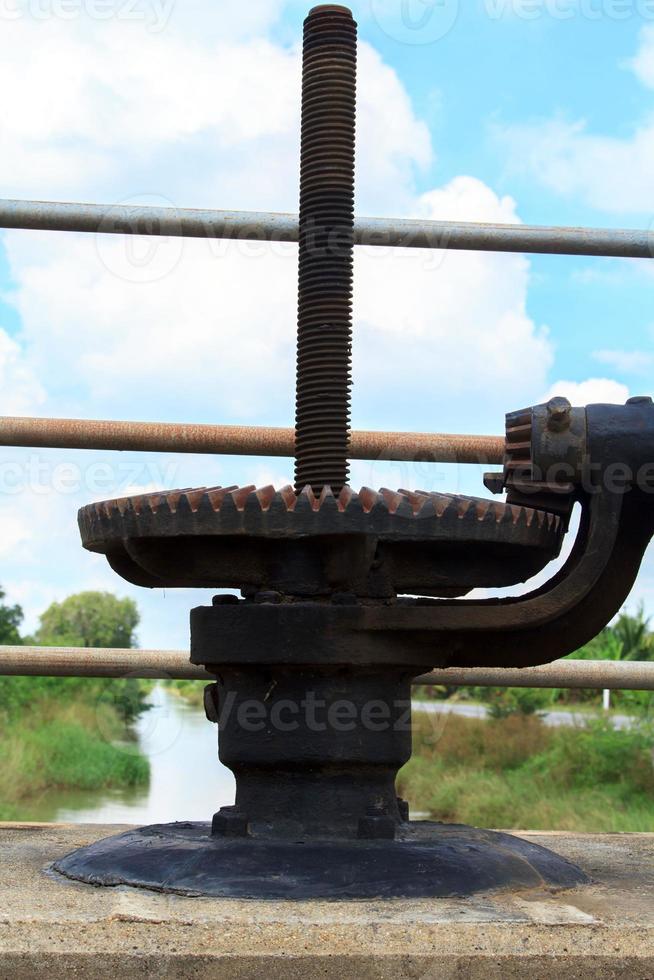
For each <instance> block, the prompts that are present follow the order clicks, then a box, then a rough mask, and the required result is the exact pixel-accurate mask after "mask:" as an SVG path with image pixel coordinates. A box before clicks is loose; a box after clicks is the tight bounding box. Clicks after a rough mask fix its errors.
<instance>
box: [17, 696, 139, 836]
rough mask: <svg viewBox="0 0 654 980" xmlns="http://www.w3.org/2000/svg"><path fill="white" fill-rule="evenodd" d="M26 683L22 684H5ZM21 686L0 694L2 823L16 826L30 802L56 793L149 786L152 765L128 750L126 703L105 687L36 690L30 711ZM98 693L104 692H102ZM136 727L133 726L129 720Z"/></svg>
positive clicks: (128, 730)
mask: <svg viewBox="0 0 654 980" xmlns="http://www.w3.org/2000/svg"><path fill="white" fill-rule="evenodd" d="M5 680H6V681H13V680H16V681H19V682H21V681H23V680H24V678H15V679H14V678H7V679H5ZM24 687H25V685H23V684H15V685H12V684H10V683H9V684H8V683H5V684H3V685H2V689H1V690H0V694H3V695H4V697H3V699H2V700H1V701H0V759H2V763H1V765H0V819H2V820H11V819H18V818H19V817H20V814H21V809H22V808H23V807H24V804H25V803H26V802H27V801H32V800H34V799H35V798H36V797H38V796H40V795H41V794H43V793H46V792H47V791H50V790H56V789H59V790H61V789H89V790H93V789H104V788H109V787H123V786H135V785H139V784H144V783H147V781H148V778H149V763H148V761H147V759H145V758H144V757H143V756H141V755H140V754H139V753H138V751H137V749H136V746H135V745H130V744H129V738H130V729H129V721H128V720H126V717H125V713H124V711H123V710H122V709H121V702H122V700H123V699H124V697H125V692H124V691H123V690H122V689H117V699H116V700H114V701H112V698H111V692H112V689H111V687H110V686H109V685H104V686H103V687H102V689H101V691H100V689H99V688H98V686H97V685H93V684H91V685H87V686H86V687H85V686H84V685H83V684H73V685H70V684H65V683H63V682H61V681H59V687H57V685H56V684H54V685H53V684H50V685H49V686H48V696H45V694H44V691H43V689H41V688H40V687H39V685H38V684H36V685H34V686H33V691H32V693H33V695H36V696H35V697H34V698H33V699H31V700H30V703H29V704H26V703H25V701H24V698H23V688H24ZM99 691H100V693H99ZM130 720H131V719H130Z"/></svg>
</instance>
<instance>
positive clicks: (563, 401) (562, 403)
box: [547, 396, 572, 432]
mask: <svg viewBox="0 0 654 980" xmlns="http://www.w3.org/2000/svg"><path fill="white" fill-rule="evenodd" d="M571 412H572V405H571V404H570V402H569V401H568V399H567V398H561V397H559V396H557V397H556V398H550V400H549V401H548V403H547V428H548V429H549V430H550V432H563V431H564V429H567V428H568V427H569V425H570V415H571Z"/></svg>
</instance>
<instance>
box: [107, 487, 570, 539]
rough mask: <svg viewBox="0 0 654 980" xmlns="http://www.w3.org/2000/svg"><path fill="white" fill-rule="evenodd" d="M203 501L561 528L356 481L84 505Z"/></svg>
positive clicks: (241, 507)
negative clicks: (451, 516) (354, 484)
mask: <svg viewBox="0 0 654 980" xmlns="http://www.w3.org/2000/svg"><path fill="white" fill-rule="evenodd" d="M205 506H208V507H210V508H211V510H213V511H214V513H216V514H218V513H219V512H220V511H221V510H222V509H223V508H227V510H229V511H238V512H241V513H243V512H246V511H247V512H248V513H267V512H268V511H270V510H271V509H276V510H277V511H278V512H279V513H280V514H283V513H293V512H294V511H295V510H297V509H298V508H299V509H301V510H303V511H305V512H306V511H307V510H310V511H312V512H313V513H316V514H317V513H319V512H320V511H321V510H322V508H323V507H324V508H330V509H334V510H338V511H339V512H340V513H342V514H346V513H348V512H349V513H351V514H352V515H353V516H354V515H355V513H358V514H365V515H370V514H373V512H375V513H379V514H380V515H381V514H383V513H386V514H387V515H389V516H391V517H397V518H398V519H399V518H401V519H410V520H411V519H418V518H420V519H425V518H427V519H440V518H442V517H443V516H444V515H446V514H447V512H448V511H450V510H451V509H454V511H455V512H456V515H457V516H458V518H459V519H461V520H464V519H468V520H476V521H479V522H483V521H494V522H495V523H496V524H503V523H504V524H507V525H509V524H512V525H514V526H517V525H523V526H526V527H531V526H532V525H534V524H535V525H537V526H538V528H539V529H540V530H547V531H548V532H550V533H552V534H559V533H560V532H561V531H562V529H563V523H562V521H561V518H560V517H559V516H558V515H556V514H553V513H551V512H549V511H542V510H538V509H536V508H533V507H527V506H524V505H522V504H509V503H503V502H501V501H497V500H481V499H478V498H476V497H467V496H464V495H461V494H456V495H448V494H442V493H435V492H434V491H426V490H425V491H422V490H417V491H411V490H390V489H388V488H387V487H384V488H382V489H381V490H379V491H377V490H373V489H371V488H370V487H362V488H361V490H360V491H359V492H358V493H356V492H355V491H354V490H352V488H351V487H348V486H345V487H343V488H342V489H341V490H340V492H339V493H338V495H337V496H335V495H334V493H333V491H332V489H331V487H330V486H329V485H325V486H324V487H323V488H322V490H321V492H320V494H319V495H318V496H317V495H316V494H315V493H314V490H313V487H312V486H310V485H307V486H306V487H304V489H303V490H302V492H301V493H300V494H296V492H295V490H294V488H293V487H292V486H290V485H289V486H286V487H283V488H282V489H281V490H279V491H276V490H275V488H274V487H273V486H271V485H268V486H265V487H259V488H255V487H254V485H250V486H246V487H236V486H231V487H211V488H205V487H200V488H198V489H194V490H188V489H185V490H170V491H168V492H166V493H161V492H156V493H148V494H139V495H137V496H134V497H121V498H118V499H116V500H107V501H102V502H98V503H95V504H90V505H89V507H88V508H87V510H88V511H89V512H90V513H92V514H95V517H96V518H97V519H100V520H104V519H108V520H111V519H112V518H114V516H115V515H116V512H118V513H119V514H120V515H121V517H124V516H126V515H128V514H129V512H132V513H133V514H134V515H136V516H137V517H138V516H139V515H142V514H146V513H148V512H150V513H151V514H155V515H156V514H157V513H158V512H159V511H160V510H161V509H162V508H165V509H166V510H167V511H168V512H169V513H171V514H176V513H177V512H178V511H179V510H180V509H186V508H188V510H189V511H190V512H191V513H194V514H195V513H197V512H198V511H199V510H200V509H201V508H203V507H205Z"/></svg>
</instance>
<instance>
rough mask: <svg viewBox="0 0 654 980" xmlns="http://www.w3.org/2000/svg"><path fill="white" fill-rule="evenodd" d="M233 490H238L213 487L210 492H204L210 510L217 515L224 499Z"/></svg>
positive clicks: (236, 488)
mask: <svg viewBox="0 0 654 980" xmlns="http://www.w3.org/2000/svg"><path fill="white" fill-rule="evenodd" d="M234 490H238V487H214V488H213V489H212V490H206V491H205V492H206V495H207V498H208V500H209V503H210V504H211V509H212V510H213V511H215V512H216V513H218V511H219V510H220V508H221V507H222V505H223V502H224V500H225V498H226V497H228V496H229V495H230V494H232V493H233V492H234ZM230 499H231V497H230Z"/></svg>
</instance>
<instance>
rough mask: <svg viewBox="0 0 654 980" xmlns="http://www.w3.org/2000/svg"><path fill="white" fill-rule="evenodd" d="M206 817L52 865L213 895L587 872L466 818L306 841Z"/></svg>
mask: <svg viewBox="0 0 654 980" xmlns="http://www.w3.org/2000/svg"><path fill="white" fill-rule="evenodd" d="M210 829H211V828H210V826H209V824H205V823H173V824H155V825H153V826H151V827H142V828H140V829H138V830H130V831H128V832H127V833H124V834H120V835H118V836H117V837H108V838H106V839H105V840H101V841H98V842H97V843H95V844H91V845H90V846H89V847H83V848H80V850H78V851H74V852H73V853H72V854H69V855H67V857H64V858H62V859H61V860H60V861H57V862H56V863H55V865H54V869H55V871H58V872H60V873H61V874H63V875H65V876H66V877H68V878H73V879H75V880H76V881H83V882H87V883H88V884H91V885H134V886H137V887H140V888H150V889H153V890H156V891H162V892H173V893H177V894H182V895H193V896H211V897H216V898H258V899H310V898H315V899H348V898H428V897H434V898H445V897H448V896H450V897H452V896H465V895H472V894H473V893H474V892H481V891H491V890H496V889H499V888H512V889H526V888H539V887H543V886H545V887H549V888H551V887H554V888H574V887H575V886H576V885H581V884H585V883H587V882H588V881H589V878H588V877H587V875H586V874H585V873H584V872H583V871H582V870H581V869H580V868H578V867H577V866H576V865H574V864H571V863H570V862H569V861H566V860H565V859H564V858H562V857H560V856H559V855H558V854H554V853H553V852H552V851H549V850H547V849H546V848H544V847H540V846H539V845H537V844H530V843H528V842H527V841H525V840H522V839H521V838H519V837H512V836H511V835H510V834H503V833H497V832H494V831H490V830H476V829H474V828H473V827H466V826H464V825H463V824H439V823H428V822H416V823H407V824H404V825H403V826H402V827H401V829H400V830H399V832H398V837H397V838H396V839H395V840H313V841H307V842H304V843H301V842H291V841H282V840H270V839H268V840H266V839H262V838H259V839H256V838H224V837H213V838H212V837H210Z"/></svg>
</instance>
